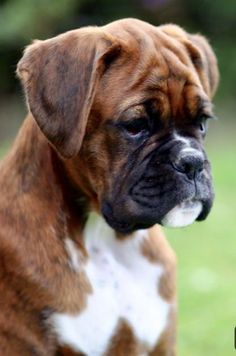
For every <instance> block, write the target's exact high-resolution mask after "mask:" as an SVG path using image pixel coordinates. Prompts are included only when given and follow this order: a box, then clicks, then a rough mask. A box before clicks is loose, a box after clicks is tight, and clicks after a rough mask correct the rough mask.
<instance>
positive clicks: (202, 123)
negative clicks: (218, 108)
mask: <svg viewBox="0 0 236 356" xmlns="http://www.w3.org/2000/svg"><path fill="white" fill-rule="evenodd" d="M208 119H209V118H208V117H207V116H206V115H202V116H200V117H199V119H198V122H197V127H198V129H199V131H200V132H201V134H202V135H205V133H206V131H207V127H208V125H207V124H208Z"/></svg>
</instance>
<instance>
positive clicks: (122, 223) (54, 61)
mask: <svg viewBox="0 0 236 356" xmlns="http://www.w3.org/2000/svg"><path fill="white" fill-rule="evenodd" d="M18 74H19V76H20V77H21V79H22V81H23V84H24V88H25V91H26V96H27V101H28V105H29V109H30V111H31V112H32V114H33V116H34V118H35V120H36V121H37V123H38V125H39V127H40V128H41V130H42V132H43V133H44V135H45V136H46V137H47V139H48V140H49V142H50V143H51V144H52V146H54V148H55V149H56V150H57V152H58V153H59V155H60V156H61V157H62V159H64V162H65V166H66V167H67V170H68V172H69V174H70V176H71V179H72V180H73V182H74V184H77V185H78V186H79V187H80V188H82V189H83V191H84V192H85V193H86V194H87V195H88V196H89V197H90V200H91V201H92V202H93V204H95V205H96V206H97V208H98V209H100V211H101V212H102V214H103V215H104V217H105V218H106V220H107V222H108V223H109V224H110V225H111V226H112V227H113V228H115V229H116V230H117V231H120V232H123V233H128V232H130V231H132V230H135V229H138V228H147V227H149V226H152V225H153V224H155V223H161V224H163V225H170V226H184V225H187V224H190V223H192V222H193V221H194V220H196V219H197V220H202V219H204V218H205V217H206V216H207V215H208V213H209V211H210V208H211V205H212V201H213V190H212V183H211V174H210V165H209V162H208V160H207V157H206V154H205V152H204V149H203V139H204V136H205V131H206V125H207V120H208V119H210V118H211V117H212V116H213V113H212V104H211V98H212V96H213V94H214V92H215V89H216V86H217V83H218V71H217V64H216V59H215V56H214V54H213V52H212V50H211V48H210V46H209V44H208V42H207V41H206V40H205V39H204V38H203V37H202V36H199V35H190V34H188V33H186V32H185V31H184V30H182V29H181V28H179V27H178V26H175V25H165V26H159V27H154V26H152V25H149V24H147V23H145V22H142V21H139V20H134V19H126V20H120V21H116V22H113V23H111V24H109V25H107V26H104V27H100V28H96V27H94V28H82V29H79V30H74V31H70V32H67V33H65V34H63V35H60V36H57V37H55V38H52V39H49V40H46V41H36V42H34V43H33V44H32V45H30V46H29V47H28V48H27V49H26V51H25V54H24V56H23V58H22V59H21V61H20V62H19V64H18Z"/></svg>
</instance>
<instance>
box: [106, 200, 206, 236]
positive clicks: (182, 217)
mask: <svg viewBox="0 0 236 356" xmlns="http://www.w3.org/2000/svg"><path fill="white" fill-rule="evenodd" d="M211 205H212V202H210V200H209V201H207V202H206V201H204V202H202V201H200V200H196V199H185V200H183V201H182V202H181V203H178V204H176V205H175V206H173V207H171V208H170V209H169V210H167V211H166V212H165V213H162V214H161V215H159V214H158V209H157V210H156V212H155V213H153V211H152V212H150V211H145V209H141V210H142V212H140V213H139V214H137V212H136V213H134V212H133V214H131V212H126V213H125V212H124V209H123V218H120V219H117V215H115V214H114V211H113V208H112V206H111V205H110V204H109V203H107V202H106V203H104V204H103V208H102V215H103V216H104V218H105V220H106V221H107V223H108V225H110V226H111V227H112V228H113V229H114V230H116V231H117V232H119V233H121V234H124V235H127V234H130V233H132V232H134V231H136V230H139V229H147V228H150V227H152V226H153V225H155V224H160V225H162V226H166V227H172V228H179V227H185V226H188V225H191V224H192V223H193V222H194V221H196V220H198V221H200V220H204V219H205V218H206V217H207V215H208V213H209V211H210V208H211ZM159 213H160V211H159ZM118 216H120V215H118Z"/></svg>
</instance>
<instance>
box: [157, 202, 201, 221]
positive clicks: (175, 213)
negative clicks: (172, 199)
mask: <svg viewBox="0 0 236 356" xmlns="http://www.w3.org/2000/svg"><path fill="white" fill-rule="evenodd" d="M201 211H202V203H201V202H200V201H191V200H186V201H184V202H183V203H181V204H178V205H176V206H175V207H174V208H173V209H171V210H170V211H169V212H168V213H167V214H166V215H165V216H164V218H163V219H162V221H161V223H162V225H163V226H167V227H184V226H187V225H190V224H192V223H193V222H194V221H195V220H196V219H197V217H198V216H199V214H200V213H201Z"/></svg>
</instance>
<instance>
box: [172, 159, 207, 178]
mask: <svg viewBox="0 0 236 356" xmlns="http://www.w3.org/2000/svg"><path fill="white" fill-rule="evenodd" d="M173 166H174V168H175V169H177V170H178V171H179V172H181V173H184V174H186V175H187V176H188V178H189V179H194V177H195V175H196V174H197V173H200V172H201V171H202V170H203V168H204V160H203V157H202V156H200V155H195V156H193V155H187V156H183V157H181V158H180V159H179V160H178V161H177V162H175V163H174V164H173Z"/></svg>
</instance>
